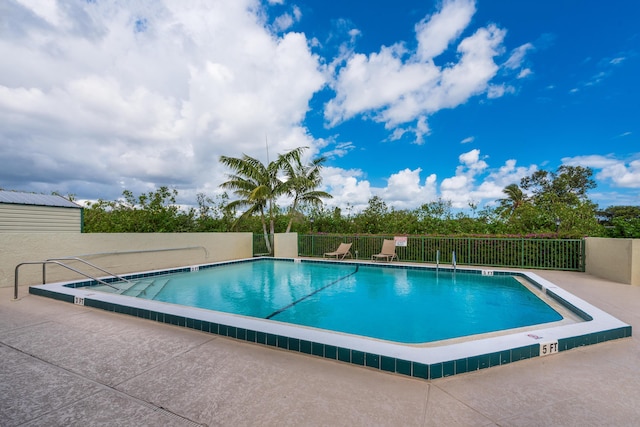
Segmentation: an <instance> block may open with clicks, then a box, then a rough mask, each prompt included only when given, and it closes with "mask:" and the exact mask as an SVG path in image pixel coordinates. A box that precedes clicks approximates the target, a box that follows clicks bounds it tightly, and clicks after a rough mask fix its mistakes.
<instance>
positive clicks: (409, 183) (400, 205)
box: [377, 168, 437, 209]
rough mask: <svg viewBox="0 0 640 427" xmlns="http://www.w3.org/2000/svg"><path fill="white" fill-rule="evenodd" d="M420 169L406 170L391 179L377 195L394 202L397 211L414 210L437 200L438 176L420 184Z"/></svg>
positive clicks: (431, 176)
mask: <svg viewBox="0 0 640 427" xmlns="http://www.w3.org/2000/svg"><path fill="white" fill-rule="evenodd" d="M421 171H422V170H421V169H420V168H418V169H415V170H410V169H408V168H407V169H404V170H402V171H400V172H398V173H395V174H392V175H391V176H390V177H389V180H388V182H387V186H386V187H385V188H383V189H382V190H381V191H379V192H378V193H377V195H378V196H380V197H381V198H382V199H383V200H385V201H392V205H393V207H394V208H396V209H413V208H415V207H417V206H420V205H422V204H423V203H428V202H430V201H433V200H435V199H436V193H437V189H436V185H435V184H436V175H435V174H431V175H429V176H428V177H427V178H426V180H425V181H424V183H423V184H422V183H421V182H420V172H421Z"/></svg>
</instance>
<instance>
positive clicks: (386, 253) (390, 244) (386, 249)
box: [371, 239, 398, 261]
mask: <svg viewBox="0 0 640 427" xmlns="http://www.w3.org/2000/svg"><path fill="white" fill-rule="evenodd" d="M394 258H395V259H396V260H397V259H398V255H396V242H395V240H387V239H385V240H384V242H382V250H381V251H380V253H379V254H375V255H371V259H372V260H373V261H393V259H394Z"/></svg>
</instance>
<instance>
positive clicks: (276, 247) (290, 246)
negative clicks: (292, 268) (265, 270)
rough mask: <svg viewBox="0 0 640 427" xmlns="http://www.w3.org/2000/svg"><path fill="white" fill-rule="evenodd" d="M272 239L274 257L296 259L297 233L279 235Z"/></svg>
mask: <svg viewBox="0 0 640 427" xmlns="http://www.w3.org/2000/svg"><path fill="white" fill-rule="evenodd" d="M273 237H274V240H273V242H274V244H273V255H274V256H275V257H278V258H297V257H298V233H280V234H276V235H275V236H273Z"/></svg>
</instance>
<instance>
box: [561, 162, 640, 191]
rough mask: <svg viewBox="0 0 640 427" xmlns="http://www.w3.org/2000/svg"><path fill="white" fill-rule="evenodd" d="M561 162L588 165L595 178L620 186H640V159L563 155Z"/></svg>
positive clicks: (568, 164)
mask: <svg viewBox="0 0 640 427" xmlns="http://www.w3.org/2000/svg"><path fill="white" fill-rule="evenodd" d="M562 163H563V164H564V165H567V166H584V167H590V168H592V169H594V170H596V171H597V173H596V178H597V179H599V180H606V181H611V182H612V183H613V185H614V186H616V187H622V188H640V160H638V159H634V160H630V161H625V160H620V159H617V158H615V157H614V156H612V155H610V156H601V155H590V156H576V157H565V158H563V159H562Z"/></svg>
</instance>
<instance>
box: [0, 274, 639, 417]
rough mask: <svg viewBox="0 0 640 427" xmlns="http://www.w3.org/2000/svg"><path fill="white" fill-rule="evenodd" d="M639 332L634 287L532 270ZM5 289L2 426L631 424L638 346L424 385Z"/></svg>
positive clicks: (586, 351)
mask: <svg viewBox="0 0 640 427" xmlns="http://www.w3.org/2000/svg"><path fill="white" fill-rule="evenodd" d="M535 273H536V274H538V275H540V276H541V277H543V278H545V279H547V280H550V281H552V282H554V283H556V284H558V285H559V286H561V287H562V288H563V289H565V290H567V291H569V292H571V293H573V294H575V295H576V296H578V297H580V298H582V299H584V300H586V301H587V302H589V303H591V304H593V305H595V306H596V307H598V308H600V309H602V310H604V311H606V312H608V313H609V314H611V315H613V316H615V317H617V318H618V319H620V320H621V321H623V322H625V323H628V324H630V325H631V326H632V327H633V328H634V329H635V331H634V332H636V331H638V330H639V329H638V327H640V287H638V286H630V285H623V284H618V283H613V282H610V281H606V280H602V279H598V278H596V277H594V276H590V275H587V274H584V273H570V272H556V271H535ZM12 296H13V289H12V288H0V360H1V362H0V425H2V426H14V425H16V426H17V425H33V426H38V425H47V426H56V425H64V426H68V425H82V426H87V425H110V426H112V425H126V426H128V425H136V426H138V425H175V426H189V425H209V426H213V425H233V426H244V425H247V426H255V425H265V426H271V425H278V426H281V425H349V426H356V425H357V426H360V425H362V426H371V425H382V426H386V425H389V426H396V425H404V426H440V425H442V426H450V425H463V426H467V425H469V426H474V425H478V426H492V425H500V426H505V425H513V426H543V425H544V426H546V425H554V426H564V425H567V426H569V425H580V426H602V425H615V426H632V425H637V420H638V419H640V387H639V386H638V381H639V380H640V339H639V338H638V337H637V332H636V334H635V335H634V336H632V337H631V338H625V339H619V340H614V341H608V342H605V343H600V344H596V345H591V346H586V347H578V348H574V349H572V350H569V351H565V352H561V353H558V354H554V355H551V356H548V357H536V358H532V359H527V360H523V361H519V362H515V363H511V364H507V365H504V366H499V367H493V368H490V369H484V370H480V371H474V372H471V373H466V374H461V375H456V376H453V377H445V378H441V379H437V380H432V381H426V380H419V379H413V378H408V377H404V376H401V375H396V374H388V373H384V372H381V371H378V370H372V369H370V368H364V367H357V366H353V365H348V364H343V363H339V362H332V361H329V360H327V359H321V358H317V357H313V356H308V355H302V354H297V353H291V352H288V351H283V350H278V349H276V348H273V347H264V346H260V345H257V344H249V343H246V342H241V341H237V340H234V339H231V338H225V337H221V336H218V335H210V334H207V333H203V332H199V331H194V330H190V329H186V328H180V327H177V326H171V325H167V324H160V323H156V322H153V321H149V320H144V319H140V318H134V317H130V316H126V315H121V314H115V313H110V312H105V311H102V310H99V309H93V308H89V307H82V306H76V305H73V304H69V303H64V302H60V301H55V300H52V299H49V298H43V297H38V296H34V295H28V290H27V287H21V288H20V299H19V300H17V301H12V300H11V298H12Z"/></svg>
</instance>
